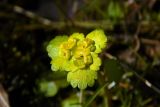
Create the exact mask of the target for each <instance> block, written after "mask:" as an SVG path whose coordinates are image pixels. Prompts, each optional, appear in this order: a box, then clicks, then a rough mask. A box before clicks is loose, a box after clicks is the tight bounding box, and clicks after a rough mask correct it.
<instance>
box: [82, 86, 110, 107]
mask: <svg viewBox="0 0 160 107" xmlns="http://www.w3.org/2000/svg"><path fill="white" fill-rule="evenodd" d="M107 85H108V83H105V84H104V85H103V86H102V87H101V88H100V89H98V91H97V92H96V93H95V94H94V96H93V97H92V98H91V99H90V100H89V101H88V102H87V103H86V104H85V106H84V107H89V105H90V104H91V103H92V102H93V100H94V99H95V98H96V97H97V96H98V94H99V93H100V92H101V91H102V90H103V89H104V88H105V87H106V86H107ZM107 101H108V98H107ZM107 106H108V105H107Z"/></svg>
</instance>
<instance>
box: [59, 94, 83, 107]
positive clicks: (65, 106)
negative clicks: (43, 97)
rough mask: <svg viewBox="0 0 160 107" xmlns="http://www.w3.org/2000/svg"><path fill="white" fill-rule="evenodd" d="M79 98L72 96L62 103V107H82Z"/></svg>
mask: <svg viewBox="0 0 160 107" xmlns="http://www.w3.org/2000/svg"><path fill="white" fill-rule="evenodd" d="M78 100H79V98H78V97H77V96H75V95H74V96H71V97H69V98H67V99H65V100H64V101H63V102H62V107H82V106H81V105H80V104H79V101H78Z"/></svg>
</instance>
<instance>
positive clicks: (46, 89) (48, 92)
mask: <svg viewBox="0 0 160 107" xmlns="http://www.w3.org/2000/svg"><path fill="white" fill-rule="evenodd" d="M39 88H40V91H41V92H42V93H44V94H45V96H46V97H53V96H55V95H56V94H57V92H58V87H57V85H56V84H55V83H54V82H53V81H42V82H41V83H40V84H39Z"/></svg>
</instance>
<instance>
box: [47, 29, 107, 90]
mask: <svg viewBox="0 0 160 107" xmlns="http://www.w3.org/2000/svg"><path fill="white" fill-rule="evenodd" d="M106 42H107V37H106V35H105V34H104V32H103V30H101V29H97V30H94V31H92V32H91V33H89V34H88V35H87V36H86V37H85V36H84V34H82V33H73V34H72V35H70V36H69V37H68V36H57V37H55V38H54V39H53V40H51V41H50V43H49V44H48V46H47V51H48V55H49V57H51V59H52V61H51V69H52V70H53V71H68V74H67V81H68V82H70V84H71V85H72V87H74V88H75V87H78V88H80V89H85V88H86V87H87V86H92V85H93V84H94V81H95V79H97V71H98V70H99V67H100V65H101V59H100V58H99V57H98V54H99V53H100V52H102V50H103V49H104V48H105V46H106Z"/></svg>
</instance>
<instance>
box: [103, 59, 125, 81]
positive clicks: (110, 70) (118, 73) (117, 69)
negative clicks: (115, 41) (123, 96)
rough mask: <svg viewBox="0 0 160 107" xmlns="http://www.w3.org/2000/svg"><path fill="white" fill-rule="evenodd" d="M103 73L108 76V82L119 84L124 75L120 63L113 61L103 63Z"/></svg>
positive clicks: (108, 60)
mask: <svg viewBox="0 0 160 107" xmlns="http://www.w3.org/2000/svg"><path fill="white" fill-rule="evenodd" d="M104 69H105V73H106V74H107V76H108V80H109V81H110V82H112V81H115V82H119V81H120V79H121V78H122V75H123V74H124V70H123V68H122V66H121V65H120V63H119V62H118V61H117V60H114V59H107V60H105V62H104Z"/></svg>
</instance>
